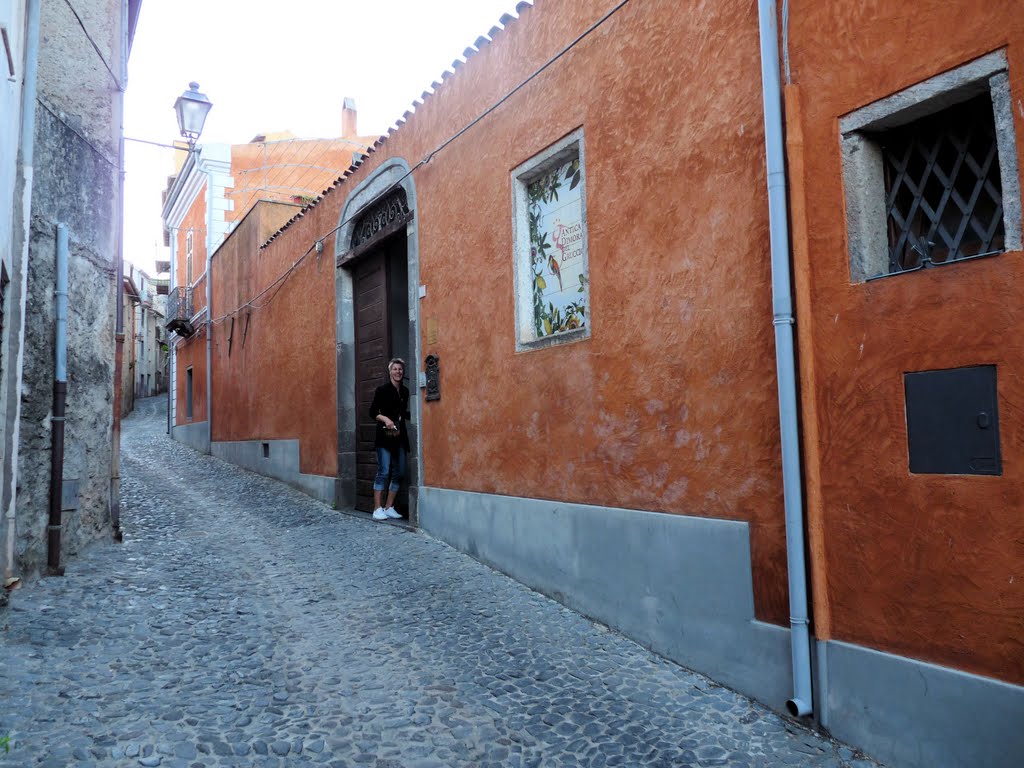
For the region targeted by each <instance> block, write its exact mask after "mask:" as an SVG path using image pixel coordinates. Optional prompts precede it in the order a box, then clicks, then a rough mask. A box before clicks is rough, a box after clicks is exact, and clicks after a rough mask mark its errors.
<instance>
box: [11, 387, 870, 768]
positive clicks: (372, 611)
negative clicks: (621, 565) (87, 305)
mask: <svg viewBox="0 0 1024 768" xmlns="http://www.w3.org/2000/svg"><path fill="white" fill-rule="evenodd" d="M165 426H166V411H165V410H164V401H163V399H162V398H150V399H147V400H142V401H139V402H138V406H137V410H136V413H135V414H133V415H132V416H131V417H129V418H128V419H126V420H125V422H124V442H123V453H122V475H123V479H122V497H123V500H124V511H123V514H122V521H123V529H124V532H125V538H124V543H123V544H120V545H118V544H113V543H105V544H100V545H96V546H94V547H92V548H91V549H89V550H88V551H86V552H85V553H84V554H82V555H79V556H78V557H75V558H70V559H69V562H68V563H67V575H66V576H65V577H64V578H51V579H44V580H39V581H35V582H32V583H29V584H28V585H26V586H25V587H23V588H22V589H20V590H18V591H16V592H14V593H12V595H11V598H12V599H11V605H10V606H9V607H8V608H7V609H4V610H3V611H0V700H2V701H3V702H4V704H3V706H2V707H0V739H2V738H3V737H4V736H6V737H8V739H9V749H10V751H9V752H7V753H4V752H3V750H2V741H0V766H7V765H19V766H20V765H24V766H30V765H31V766H34V765H42V766H47V767H48V768H63V766H72V765H82V766H135V765H141V766H163V767H164V768H204V767H206V766H210V767H213V766H217V767H222V766H305V765H310V766H315V765H326V766H351V767H353V768H355V767H358V766H369V767H370V768H435V767H440V766H481V767H482V766H615V765H618V766H629V767H631V766H702V767H703V766H719V765H725V766H751V767H752V766H789V765H793V766H821V767H822V768H825V767H829V768H838V767H839V766H849V767H851V768H869V767H873V766H875V765H876V764H875V763H873V762H871V761H869V760H868V759H866V758H864V757H863V756H861V755H859V754H858V753H855V752H854V751H853V750H852V749H850V748H848V747H846V746H843V745H841V744H838V743H835V742H833V741H830V740H829V739H827V738H825V737H823V736H822V735H820V734H818V733H815V732H813V731H810V730H807V729H805V728H803V727H802V726H800V725H798V724H796V723H793V722H791V721H788V720H786V719H784V718H782V717H780V716H778V715H776V714H774V713H773V712H771V711H769V710H767V709H766V708H764V707H762V706H761V705H759V704H756V703H753V702H751V701H750V700H748V699H746V698H744V697H742V696H740V695H738V694H736V693H733V692H732V691H729V690H727V689H725V688H722V687H719V686H717V685H715V684H714V683H712V682H710V681H709V680H708V679H706V678H704V677H701V676H699V675H696V674H694V673H692V672H689V671H687V670H685V669H682V668H680V667H678V666H675V665H674V664H671V663H669V662H667V661H665V660H663V659H661V658H659V657H657V656H655V655H653V654H651V653H649V652H647V651H645V650H643V649H642V648H640V647H639V646H637V645H635V644H634V643H632V642H630V641H628V640H626V639H624V638H623V637H621V636H619V635H617V634H615V633H613V632H610V631H608V630H606V629H604V628H602V627H600V626H597V625H595V624H593V623H592V622H590V621H587V620H585V619H583V618H582V617H580V616H579V615H577V614H575V613H573V612H572V611H570V610H568V609H566V608H564V607H562V606H561V605H559V604H558V603H555V602H553V601H551V600H548V599H547V598H545V597H543V596H541V595H539V594H537V593H535V592H532V591H530V590H528V589H526V588H525V587H523V586H521V585H520V584H518V583H517V582H515V581H512V580H511V579H509V578H507V577H505V576H503V575H501V574H498V573H496V572H494V571H492V570H490V569H489V568H487V567H486V566H484V565H481V564H480V563H478V562H476V561H475V560H473V559H471V558H469V557H467V556H465V555H462V554H460V553H458V552H456V551H454V550H452V549H451V548H449V547H448V546H446V545H444V544H442V543H440V542H438V541H436V540H433V539H431V538H430V537H428V536H426V535H424V534H419V533H414V532H410V531H408V530H405V529H403V528H401V527H397V526H393V525H389V524H382V523H374V522H371V521H370V520H368V519H360V518H358V517H355V516H351V515H345V514H341V513H339V512H335V511H333V510H331V509H330V508H329V507H327V506H325V505H323V504H320V503H319V502H316V501H313V500H311V499H310V498H308V497H306V496H304V495H302V494H301V493H298V492H296V491H293V490H292V489H290V488H288V487H286V486H284V485H281V484H279V483H276V482H274V481H271V480H268V479H266V478H263V477H260V476H257V475H253V474H250V473H247V472H245V471H243V470H240V469H238V468H236V467H233V466H231V465H229V464H225V463H223V462H221V461H219V460H217V459H213V458H211V457H209V456H204V455H201V454H198V453H195V452H193V451H192V450H190V449H189V448H187V447H185V446H183V445H180V444H178V443H175V442H173V441H171V440H170V439H169V438H168V437H167V436H166V435H165Z"/></svg>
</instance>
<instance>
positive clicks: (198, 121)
mask: <svg viewBox="0 0 1024 768" xmlns="http://www.w3.org/2000/svg"><path fill="white" fill-rule="evenodd" d="M212 106H213V104H212V103H211V102H210V100H209V99H208V98H206V94H203V93H200V92H199V83H194V82H193V83H189V84H188V90H187V91H185V92H184V93H183V94H181V96H179V97H178V100H177V101H175V102H174V112H175V114H177V116H178V131H179V132H180V133H181V135H182V137H183V138H184V139H185V141H187V142H188V148H189V150H190V151H191V150H192V149H195V146H196V140H197V139H198V138H199V134H201V133H202V132H203V123H205V122H206V116H207V115H208V114H209V113H210V108H211V107H212Z"/></svg>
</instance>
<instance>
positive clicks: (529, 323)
mask: <svg viewBox="0 0 1024 768" xmlns="http://www.w3.org/2000/svg"><path fill="white" fill-rule="evenodd" d="M576 157H579V161H580V183H579V188H580V207H581V216H582V222H583V256H582V258H583V272H584V274H585V275H586V282H585V283H584V286H583V300H584V303H585V306H586V308H587V317H586V324H585V325H584V326H583V327H582V328H579V329H575V330H571V331H562V332H561V333H556V334H552V335H550V336H542V337H540V338H538V337H537V332H536V328H535V326H534V315H533V277H534V275H533V265H532V262H531V259H530V218H529V215H530V214H529V197H528V193H527V187H528V186H529V185H530V184H532V183H533V182H534V181H536V180H537V179H539V178H540V177H542V176H543V175H544V174H545V173H547V172H548V171H550V170H551V169H552V168H556V167H558V166H560V165H564V164H565V163H566V162H567V161H569V160H572V159H575V158H576ZM588 229H589V227H588V225H587V163H586V156H585V152H584V142H583V128H582V127H580V128H577V129H576V130H574V131H573V132H572V133H570V134H568V135H567V136H565V137H564V138H562V139H559V140H558V141H556V142H555V143H554V144H552V145H551V146H549V147H547V148H546V149H544V150H542V151H541V152H539V153H538V154H536V155H534V156H533V157H532V158H530V159H529V160H527V161H526V162H524V163H522V164H521V165H519V166H518V167H516V168H515V169H514V170H513V171H512V242H513V264H514V269H513V276H514V280H515V320H516V351H517V352H526V351H529V350H534V349H543V348H545V347H550V346H553V345H556V344H568V343H572V342H576V341H582V340H584V339H588V338H590V334H591V326H592V321H593V317H592V308H591V304H590V249H589V246H588V239H589V235H588Z"/></svg>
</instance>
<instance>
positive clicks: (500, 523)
mask: <svg viewBox="0 0 1024 768" xmlns="http://www.w3.org/2000/svg"><path fill="white" fill-rule="evenodd" d="M419 515H420V526H421V528H422V529H423V530H425V531H426V532H427V533H429V534H431V535H433V536H435V537H437V538H439V539H441V540H443V541H445V542H447V543H449V544H451V545H452V546H453V547H455V548H457V549H459V550H462V551H463V552H467V553H469V554H470V555H472V556H473V557H475V558H477V559H478V560H481V561H483V562H485V563H487V564H488V565H491V566H493V567H495V568H497V569H498V570H501V571H503V572H505V573H507V574H509V575H510V576H512V577H513V578H515V579H516V580H517V581H520V582H522V583H524V584H526V585H527V586H529V587H532V588H533V589H536V590H537V591H539V592H542V593H544V594H546V595H549V596H550V597H553V598H554V599H556V600H558V601H559V602H561V603H564V604H565V605H567V606H569V607H570V608H573V609H575V610H577V611H579V612H581V613H583V614H585V615H586V616H589V617H591V618H593V619H596V620H598V621H600V622H602V623H603V624H606V625H608V626H609V627H612V628H614V629H616V630H618V631H620V632H622V633H623V634H624V635H626V636H627V637H630V638H632V639H633V640H635V641H636V642H638V643H640V644H641V645H643V646H646V647H648V648H650V649H651V650H653V651H655V652H657V653H659V654H661V655H663V656H666V657H667V658H670V659H672V660H673V661H676V662H678V663H679V664H682V665H683V666H685V667H688V668H690V669H693V670H696V671H698V672H701V673H703V674H705V675H707V676H708V677H710V678H712V679H714V680H717V681H718V682H720V683H723V684H725V685H727V686H729V687H731V688H734V689H735V690H737V691H740V692H742V693H745V694H747V695H748V696H752V697H754V698H757V699H759V700H760V701H763V702H765V703H766V704H768V705H769V706H771V707H773V708H775V709H778V710H782V709H783V708H784V707H785V702H786V700H787V699H788V698H789V697H790V696H791V695H792V690H791V680H792V673H791V662H790V648H789V631H788V630H786V629H783V628H781V627H777V626H774V625H771V624H765V623H762V622H758V621H756V620H754V598H753V588H752V580H751V566H750V539H749V531H748V527H747V525H746V524H745V523H741V522H735V521H729V520H710V519H706V518H695V517H684V516H681V515H667V514H660V513H654V512H642V511H636V510H626V509H616V508H610V507H595V506H587V505H582V504H563V503H559V502H553V501H542V500H538V499H524V498H517V497H510V496H494V495H485V494H477V493H468V492H462V491H450V490H445V489H440V488H429V487H423V488H421V489H420V500H419Z"/></svg>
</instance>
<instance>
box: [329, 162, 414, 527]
mask: <svg viewBox="0 0 1024 768" xmlns="http://www.w3.org/2000/svg"><path fill="white" fill-rule="evenodd" d="M396 187H400V188H401V189H402V190H403V191H404V192H405V204H406V205H407V206H408V211H409V214H410V216H409V217H408V220H407V221H406V222H405V223H404V225H403V226H404V231H405V236H406V267H407V283H408V291H407V294H408V307H409V318H408V319H409V339H408V349H409V350H410V352H411V354H410V355H409V359H408V360H407V366H406V373H407V374H408V381H409V389H410V391H411V395H412V396H411V397H410V409H411V411H412V425H411V429H410V439H411V448H412V451H411V455H410V456H409V468H408V481H409V520H410V521H411V522H413V523H415V522H416V520H417V515H416V503H417V499H418V495H419V485H420V467H421V466H422V465H423V464H422V442H421V439H420V429H419V424H420V414H421V407H420V398H419V396H418V395H419V386H418V381H419V371H420V366H419V358H420V339H419V241H418V237H417V223H416V209H417V206H416V188H415V184H414V183H413V178H412V174H411V171H410V168H409V164H408V163H407V162H406V161H405V160H403V159H402V158H390V159H388V160H386V161H385V162H384V163H383V164H382V165H381V166H380V167H379V168H377V169H376V170H374V171H373V172H372V173H371V174H370V176H368V177H367V178H366V179H365V180H363V181H362V182H360V183H359V184H358V185H357V186H356V187H355V188H354V189H353V190H352V191H351V192H350V193H349V195H348V196H347V197H346V198H345V203H344V205H343V206H342V208H341V215H340V217H339V220H338V230H337V236H336V237H335V240H334V242H335V247H334V262H335V265H336V268H335V275H334V278H335V281H334V286H335V288H334V290H335V350H336V366H337V382H338V388H337V414H338V477H337V480H336V482H335V494H334V496H335V503H336V505H337V506H338V508H339V509H351V508H353V507H354V505H355V496H356V490H355V487H356V425H357V414H356V404H355V390H356V380H355V370H356V359H355V312H354V310H355V306H354V296H353V286H352V273H351V272H350V271H349V269H348V267H347V266H346V264H351V263H354V261H355V260H356V259H357V258H358V253H357V251H358V248H357V249H353V248H352V242H353V235H354V233H355V230H356V227H357V226H358V225H359V223H360V220H361V219H362V217H364V215H365V214H366V213H367V212H369V211H370V210H371V209H372V208H373V206H374V205H375V204H378V203H379V202H380V201H381V200H384V199H385V198H386V197H387V195H388V192H389V191H390V190H392V189H394V188H396ZM375 234H376V235H386V234H387V232H385V231H383V229H382V230H381V232H377V233H375ZM373 239H374V238H373V237H372V236H371V237H370V238H369V240H368V241H367V240H364V241H363V242H361V243H360V247H362V246H365V245H367V243H369V244H371V245H372V242H373ZM353 256H355V259H352V257H353ZM347 259H350V261H347Z"/></svg>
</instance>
